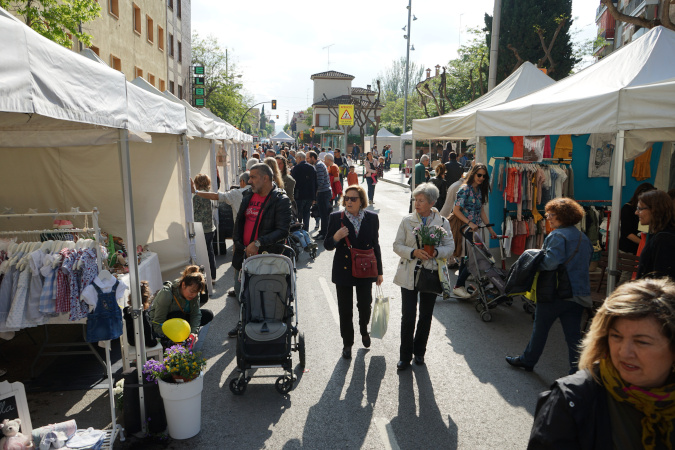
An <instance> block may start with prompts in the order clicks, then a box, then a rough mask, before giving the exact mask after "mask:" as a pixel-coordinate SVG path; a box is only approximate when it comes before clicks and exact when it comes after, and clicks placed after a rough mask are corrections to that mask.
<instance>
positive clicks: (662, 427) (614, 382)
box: [600, 358, 675, 450]
mask: <svg viewBox="0 0 675 450" xmlns="http://www.w3.org/2000/svg"><path fill="white" fill-rule="evenodd" d="M600 377H601V379H602V384H603V385H604V386H605V389H606V390H607V392H609V393H610V394H611V396H612V397H613V398H614V399H615V400H616V401H618V402H627V403H629V404H630V405H632V406H633V407H634V408H635V409H637V410H638V411H640V412H641V413H643V414H644V417H643V418H642V446H643V448H644V449H646V450H652V449H654V447H655V446H656V428H658V430H659V432H660V434H661V437H662V438H663V439H664V441H665V444H666V446H667V447H668V448H669V449H670V448H671V446H670V435H671V433H672V432H673V420H675V384H667V385H665V386H664V387H662V388H652V389H645V388H640V387H637V386H633V385H632V384H627V383H626V382H625V381H623V380H622V379H621V377H620V376H619V373H618V372H617V370H616V368H615V367H614V364H612V361H611V360H610V359H609V358H603V359H601V360H600Z"/></svg>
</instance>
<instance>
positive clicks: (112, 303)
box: [87, 280, 122, 342]
mask: <svg viewBox="0 0 675 450" xmlns="http://www.w3.org/2000/svg"><path fill="white" fill-rule="evenodd" d="M119 284H120V281H119V280H117V281H115V284H114V285H113V287H112V289H111V290H110V292H108V293H104V292H103V291H102V290H101V288H99V287H98V285H97V284H96V283H95V282H94V283H92V284H91V286H93V287H94V290H95V291H96V294H97V297H98V298H97V302H96V308H94V311H92V312H90V313H89V315H88V316H87V342H98V341H109V340H111V339H117V338H118V337H120V336H121V335H122V310H121V309H120V307H119V305H118V304H117V288H118V287H119Z"/></svg>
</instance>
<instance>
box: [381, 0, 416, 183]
mask: <svg viewBox="0 0 675 450" xmlns="http://www.w3.org/2000/svg"><path fill="white" fill-rule="evenodd" d="M411 15H412V0H408V34H407V35H406V46H405V88H404V97H403V134H405V132H406V131H407V129H406V125H407V123H408V81H409V80H408V78H409V76H410V69H409V65H410V32H411V31H412V30H411V29H410V17H411ZM375 114H377V111H375ZM377 131H378V130H375V135H377ZM412 147H413V161H414V158H415V140H414V139H413V145H412ZM404 153H405V144H404V147H403V148H402V149H401V165H400V166H399V170H400V169H401V167H403V156H404ZM413 183H414V180H413Z"/></svg>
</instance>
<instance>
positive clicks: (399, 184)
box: [378, 177, 410, 189]
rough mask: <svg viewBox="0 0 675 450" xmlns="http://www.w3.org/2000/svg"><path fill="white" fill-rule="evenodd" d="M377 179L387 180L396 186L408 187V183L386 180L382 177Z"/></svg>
mask: <svg viewBox="0 0 675 450" xmlns="http://www.w3.org/2000/svg"><path fill="white" fill-rule="evenodd" d="M378 181H384V182H387V183H391V184H395V185H397V186H401V187H404V188H408V189H410V185H409V184H408V183H399V182H398V181H394V180H387V179H386V178H384V177H382V178H380V179H379V180H378Z"/></svg>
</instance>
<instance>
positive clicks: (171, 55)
mask: <svg viewBox="0 0 675 450" xmlns="http://www.w3.org/2000/svg"><path fill="white" fill-rule="evenodd" d="M167 45H168V47H169V56H170V57H172V58H173V34H171V33H169V42H167Z"/></svg>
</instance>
